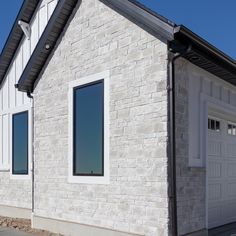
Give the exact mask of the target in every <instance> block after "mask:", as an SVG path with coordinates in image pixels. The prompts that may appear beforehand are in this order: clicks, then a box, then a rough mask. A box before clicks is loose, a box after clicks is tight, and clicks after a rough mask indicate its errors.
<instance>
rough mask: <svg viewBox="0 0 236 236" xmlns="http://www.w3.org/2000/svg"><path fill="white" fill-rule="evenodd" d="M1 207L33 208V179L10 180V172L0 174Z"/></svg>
mask: <svg viewBox="0 0 236 236" xmlns="http://www.w3.org/2000/svg"><path fill="white" fill-rule="evenodd" d="M0 186H1V187H0V205H6V206H12V207H21V208H26V209H30V208H31V179H29V180H19V179H18V180H17V179H11V178H10V172H0Z"/></svg>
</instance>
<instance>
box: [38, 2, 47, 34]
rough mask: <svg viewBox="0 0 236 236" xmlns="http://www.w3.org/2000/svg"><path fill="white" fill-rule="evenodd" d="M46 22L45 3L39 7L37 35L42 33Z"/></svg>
mask: <svg viewBox="0 0 236 236" xmlns="http://www.w3.org/2000/svg"><path fill="white" fill-rule="evenodd" d="M46 24H47V7H46V5H44V6H42V7H41V8H40V9H39V36H41V34H42V33H43V31H44V28H45V26H46Z"/></svg>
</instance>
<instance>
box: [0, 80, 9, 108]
mask: <svg viewBox="0 0 236 236" xmlns="http://www.w3.org/2000/svg"><path fill="white" fill-rule="evenodd" d="M8 98H9V91H8V76H7V77H6V79H5V81H4V84H3V88H2V100H3V107H2V108H3V110H6V109H8V108H9V103H8Z"/></svg>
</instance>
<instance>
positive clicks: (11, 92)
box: [9, 63, 16, 108]
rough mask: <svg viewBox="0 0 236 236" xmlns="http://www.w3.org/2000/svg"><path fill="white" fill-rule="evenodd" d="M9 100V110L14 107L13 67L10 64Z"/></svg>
mask: <svg viewBox="0 0 236 236" xmlns="http://www.w3.org/2000/svg"><path fill="white" fill-rule="evenodd" d="M9 93H10V96H9V99H10V103H9V104H10V108H14V107H15V106H16V89H15V66H14V63H13V64H12V67H11V70H10V72H9Z"/></svg>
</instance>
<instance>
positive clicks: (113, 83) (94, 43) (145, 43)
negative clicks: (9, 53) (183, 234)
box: [34, 0, 170, 236]
mask: <svg viewBox="0 0 236 236" xmlns="http://www.w3.org/2000/svg"><path fill="white" fill-rule="evenodd" d="M105 70H109V71H110V95H109V96H110V107H109V108H110V184H109V185H86V184H69V183H68V182H67V177H68V158H69V157H68V97H67V96H68V83H69V82H70V81H72V80H75V79H79V78H82V77H85V76H88V75H93V74H96V73H99V72H102V71H105ZM166 85H167V45H166V42H163V41H162V40H160V39H157V38H155V37H153V36H152V35H150V34H149V33H147V32H145V31H144V30H143V29H142V28H140V27H139V26H137V25H135V24H134V23H131V22H130V21H129V20H127V19H125V18H124V17H123V16H121V15H120V14H118V13H116V12H115V11H113V10H112V9H110V8H109V7H107V6H105V5H104V4H103V3H101V2H100V1H98V0H84V1H82V3H81V6H80V7H79V9H78V10H77V12H76V13H75V16H74V18H73V19H72V21H71V22H70V24H69V26H68V28H67V30H66V31H65V34H64V35H63V37H62V39H61V41H60V43H59V45H58V47H57V48H56V50H55V52H54V54H53V56H52V58H51V59H50V61H49V63H48V65H47V66H46V68H45V71H44V72H43V74H42V76H41V79H40V81H39V83H38V84H37V86H36V89H35V92H34V100H35V137H34V138H35V215H37V216H41V217H49V218H54V219H62V220H66V221H73V222H78V223H82V224H87V225H93V226H99V227H105V228H110V229H113V230H119V231H124V232H130V233H136V234H140V235H147V236H157V235H159V236H165V235H170V233H169V209H168V184H167V90H166Z"/></svg>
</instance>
